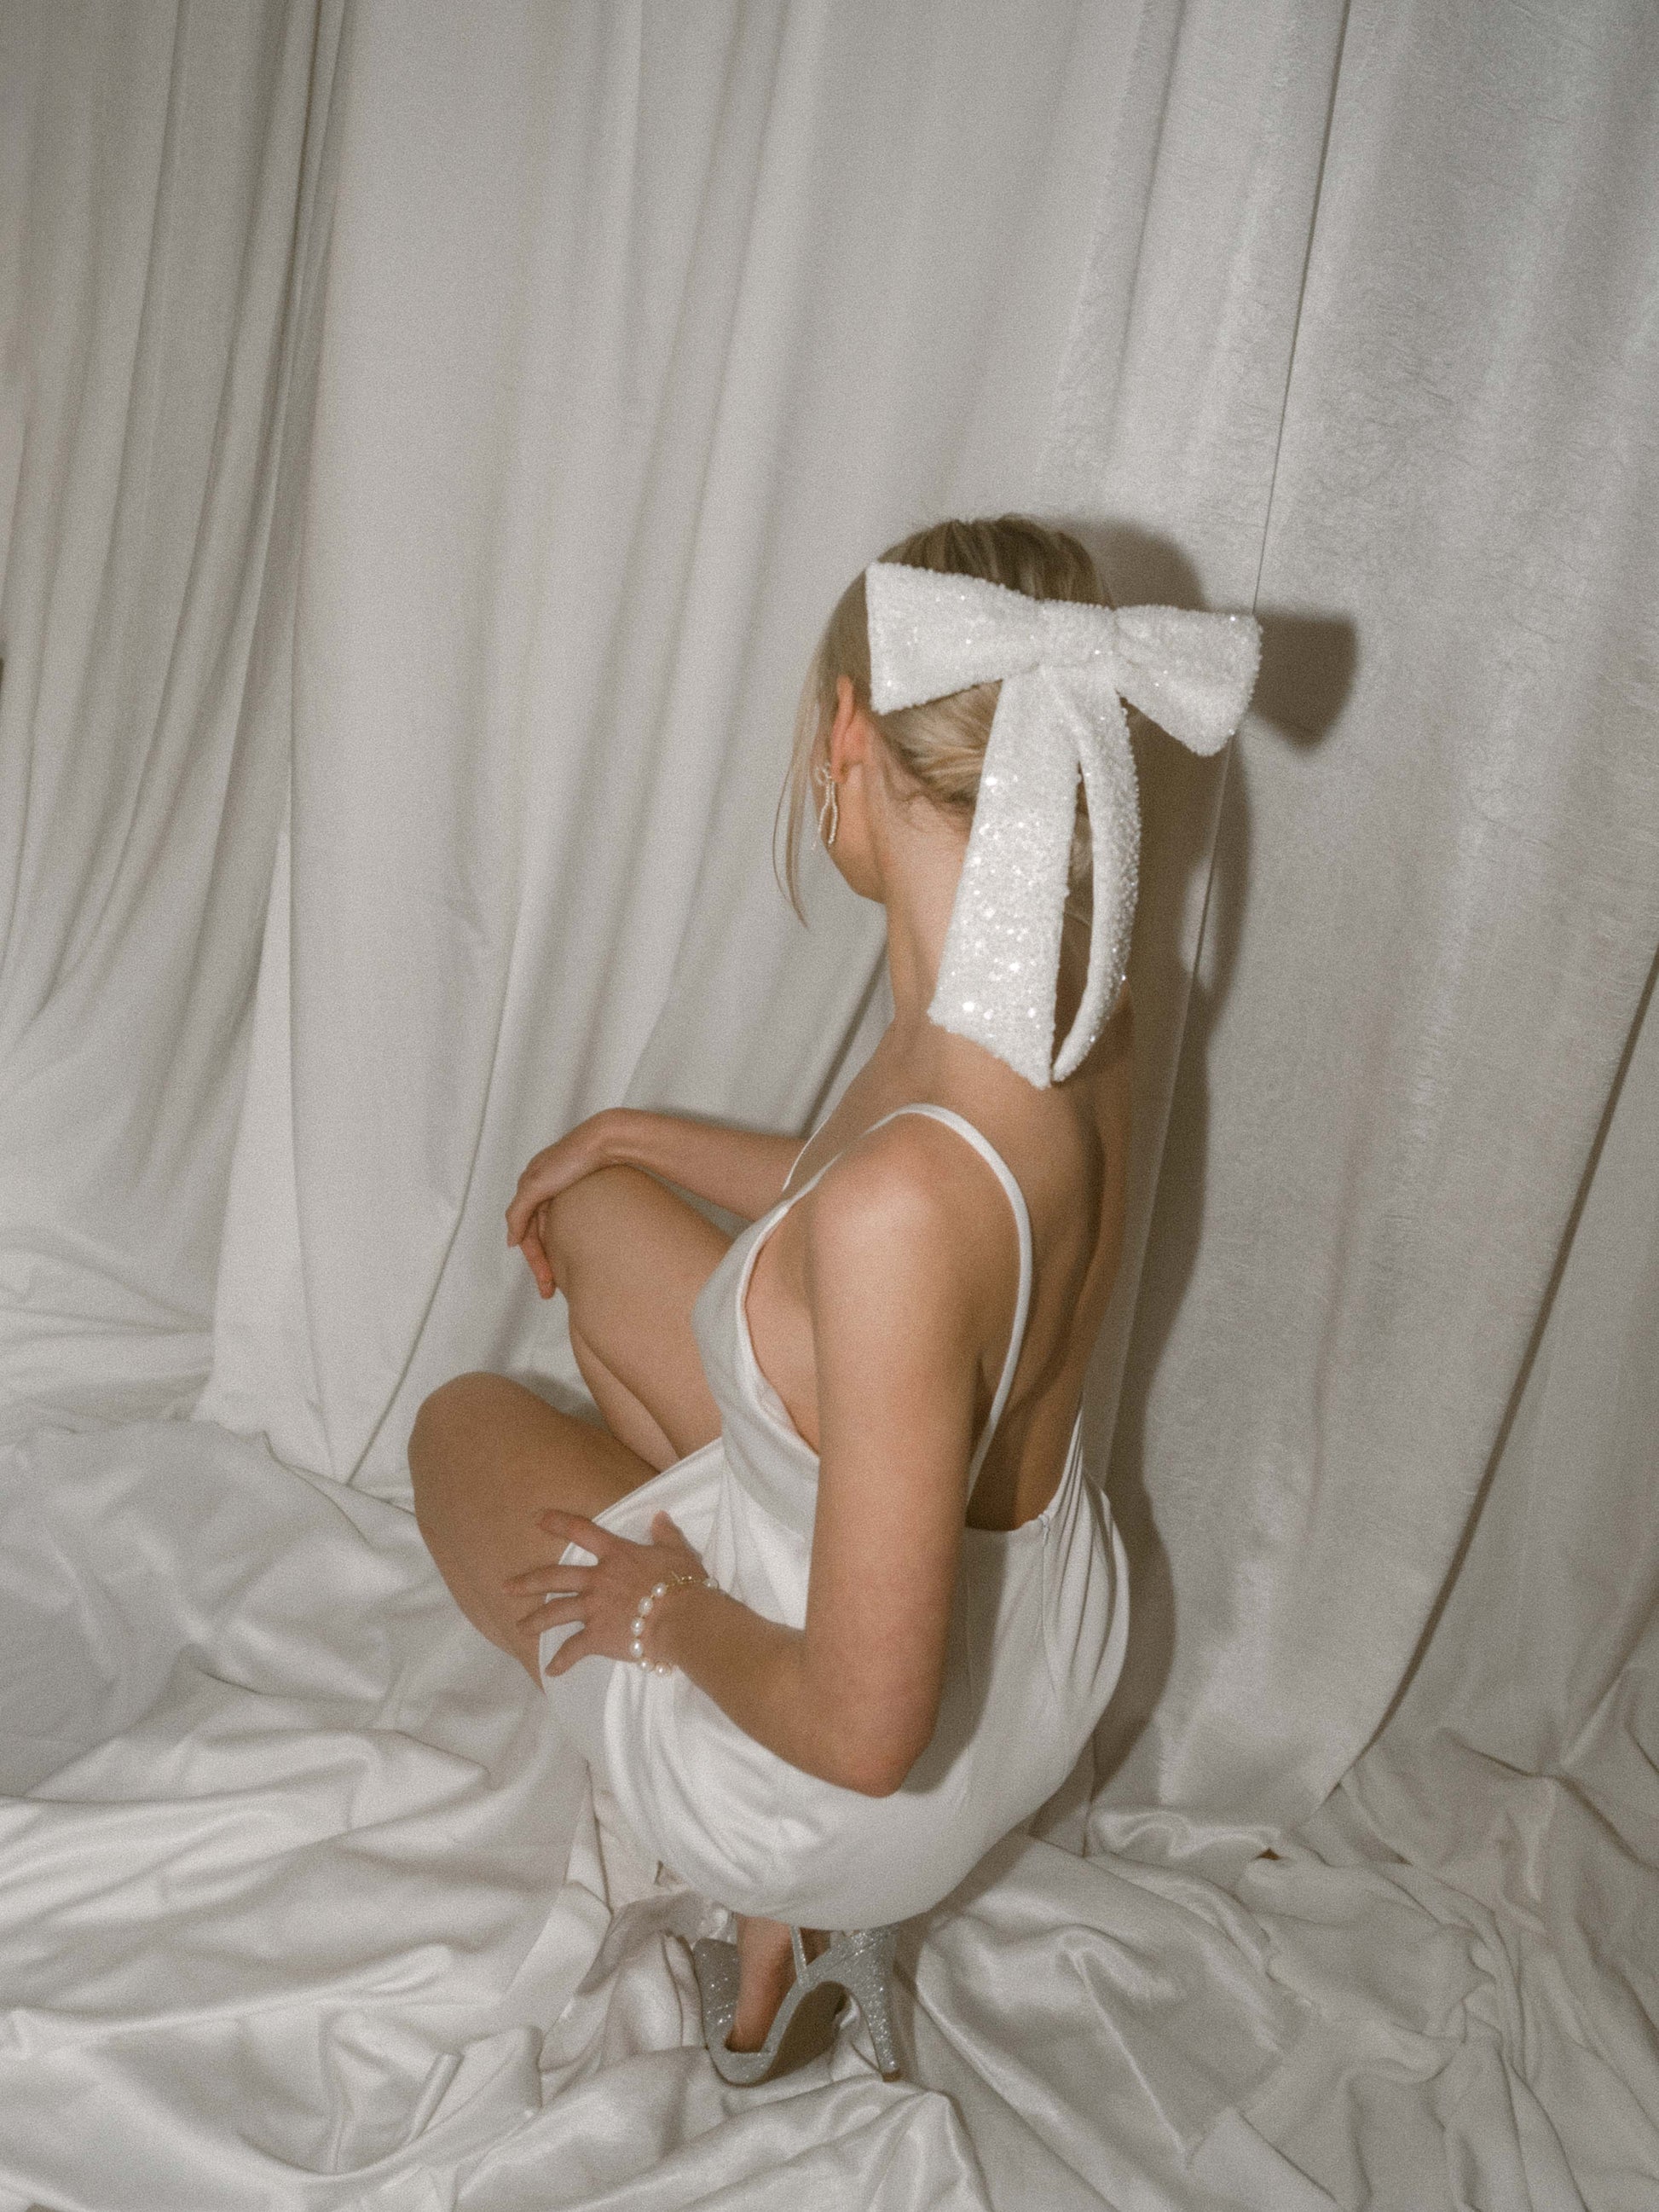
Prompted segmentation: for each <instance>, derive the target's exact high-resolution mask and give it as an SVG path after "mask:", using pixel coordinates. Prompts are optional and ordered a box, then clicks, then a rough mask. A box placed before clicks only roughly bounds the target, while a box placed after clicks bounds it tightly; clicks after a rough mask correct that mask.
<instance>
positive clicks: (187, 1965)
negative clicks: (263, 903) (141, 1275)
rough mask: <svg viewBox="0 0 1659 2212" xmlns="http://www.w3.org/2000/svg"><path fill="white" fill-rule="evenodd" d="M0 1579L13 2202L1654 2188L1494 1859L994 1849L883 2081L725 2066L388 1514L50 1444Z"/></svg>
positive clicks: (325, 1494) (484, 1650)
mask: <svg viewBox="0 0 1659 2212" xmlns="http://www.w3.org/2000/svg"><path fill="white" fill-rule="evenodd" d="M0 1562H3V1567H0V1572H3V1577H4V1604H3V1607H0V1682H3V1684H4V1685H5V1690H4V1699H5V1726H4V1729H3V1732H0V1757H3V1784H4V1788H5V1791H6V1796H5V1801H4V1804H3V1811H0V1991H3V1997H4V2011H3V2021H4V2033H3V2042H0V2191H3V2192H4V2193H3V2194H0V2203H3V2204H5V2205H6V2206H8V2207H15V2208H19V2212H21V2208H23V2207H26V2206H27V2205H29V2204H31V2203H36V2202H38V2203H40V2204H42V2205H46V2206H50V2207H52V2212H78V2209H79V2208H82V2207H88V2208H93V2207H96V2208H100V2212H150V2208H155V2212H179V2208H182V2207H191V2206H197V2205H200V2206H210V2207H213V2208H216V2212H218V2208H230V2207H237V2208H240V2207H243V2206H256V2205H258V2206H267V2205H268V2206H271V2207H288V2206H295V2207H300V2206H303V2207H306V2208H307V2212H309V2208H313V2207H323V2206H327V2207H331V2208H332V2207H347V2206H350V2207H357V2206H362V2207H364V2208H368V2207H374V2208H375V2212H392V2208H397V2212H403V2208H405V2207H407V2208H417V2209H418V2212H431V2208H437V2207H443V2208H448V2207H451V2206H460V2207H465V2208H466V2212H550V2208H554V2207H567V2206H568V2207H570V2208H573V2212H574V2208H576V2207H583V2208H591V2207H597V2206H599V2205H604V2206H605V2207H607V2208H616V2212H623V2209H624V2208H625V2209H626V2212H645V2208H647V2207H648V2208H653V2209H654V2208H659V2207H660V2208H662V2212H668V2208H670V2207H684V2206H691V2205H698V2204H704V2203H708V2204H714V2203H719V2204H720V2206H722V2207H742V2208H745V2212H746V2209H747V2208H755V2212H759V2208H763V2207H766V2208H773V2207H776V2206H778V2205H779V2204H781V2203H785V2202H794V2201H801V2202H807V2203H811V2204H813V2205H814V2206H817V2205H824V2206H834V2207H840V2206H845V2207H847V2208H848V2212H853V2208H854V2207H875V2208H879V2212H924V2208H925V2209H926V2212H934V2208H939V2212H944V2208H947V2207H948V2208H951V2212H968V2208H970V2207H971V2208H975V2212H981V2208H988V2207H992V2206H995V2207H998V2208H1001V2212H1016V2208H1022V2207H1024V2206H1028V2205H1030V2206H1038V2205H1040V2206H1042V2207H1043V2208H1045V2212H1073V2208H1075V2212H1094V2208H1098V2207H1099V2206H1100V2205H1101V2204H1102V2203H1107V2204H1110V2205H1113V2206H1116V2207H1121V2208H1131V2207H1133V2208H1158V2212H1223V2208H1239V2207H1247V2206H1248V2207H1251V2208H1256V2212H1297V2209H1298V2208H1304V2207H1309V2208H1310V2207H1314V2206H1319V2207H1328V2206H1332V2205H1342V2206H1356V2205H1359V2204H1363V2203H1370V2202H1375V2203H1379V2204H1389V2205H1399V2206H1401V2207H1405V2206H1410V2207H1411V2208H1412V2212H1438V2208H1440V2207H1442V2206H1443V2207H1446V2208H1448V2212H1449V2208H1451V2207H1454V2206H1461V2205H1465V2204H1479V2205H1483V2206H1491V2207H1492V2208H1494V2212H1509V2208H1510V2207H1522V2206H1535V2207H1537V2208H1540V2212H1566V2208H1568V2207H1575V2208H1576V2207H1577V2206H1578V2205H1580V2204H1581V2203H1589V2204H1592V2205H1595V2206H1600V2207H1618V2208H1628V2212H1638V2207H1640V2206H1641V2205H1643V2204H1644V2203H1649V2202H1650V2201H1651V2199H1650V2194H1647V2195H1644V2188H1646V2187H1647V2186H1648V2185H1647V2184H1646V2183H1644V2182H1643V2181H1642V2177H1644V2176H1647V2177H1650V2176H1651V2175H1652V2173H1654V2172H1656V2171H1659V2164H1656V2160H1659V2132H1656V2128H1655V2124H1654V2118H1653V2107H1652V2106H1651V2105H1649V2106H1648V2107H1647V2111H1646V2114H1645V2116H1644V2109H1643V2108H1644V2103H1645V2102H1646V2100H1645V2099H1644V2096H1643V2095H1642V2093H1641V2083H1640V2079H1639V2076H1638V2077H1632V2075H1631V2073H1630V2069H1629V2064H1628V2061H1629V2057H1630V2051H1629V2046H1628V2045H1627V2044H1626V2043H1624V2042H1621V2041H1620V2036H1619V2027H1620V2021H1619V2005H1618V2000H1617V1993H1616V1990H1613V1989H1612V1988H1610V1987H1609V1986H1608V1985H1607V1982H1606V1979H1605V1976H1603V1975H1598V1973H1597V1972H1595V1969H1594V1968H1593V1967H1592V1968H1591V1970H1590V1971H1589V1972H1579V1971H1575V1969H1574V1967H1573V1965H1572V1961H1571V1955H1570V1954H1568V1953H1566V1952H1565V1950H1563V1949H1561V1948H1559V1946H1558V1947H1557V1948H1551V1939H1552V1937H1553V1936H1557V1935H1559V1929H1553V1928H1552V1927H1549V1926H1547V1925H1544V1924H1541V1923H1540V1920H1539V1917H1538V1915H1537V1911H1536V1910H1535V1909H1534V1907H1535V1904H1536V1900H1534V1899H1531V1898H1530V1897H1529V1895H1528V1876H1527V1875H1526V1874H1525V1873H1524V1872H1522V1870H1520V1869H1517V1873H1516V1878H1515V1879H1514V1880H1512V1881H1510V1883H1509V1884H1508V1885H1507V1892H1508V1893H1507V1894H1493V1895H1491V1896H1480V1895H1477V1894H1471V1893H1470V1886H1469V1885H1468V1882H1467V1881H1466V1879H1465V1877H1464V1875H1463V1874H1462V1872H1461V1871H1460V1870H1459V1869H1456V1868H1455V1867H1451V1868H1447V1869H1442V1870H1438V1871H1428V1870H1425V1869H1422V1868H1419V1867H1412V1866H1408V1865H1406V1864H1404V1863H1401V1862H1399V1861H1397V1860H1395V1859H1392V1858H1383V1859H1377V1860H1368V1859H1367V1857H1365V1856H1364V1851H1363V1850H1361V1849H1359V1848H1358V1847H1357V1846H1356V1844H1355V1841H1354V1837H1355V1835H1356V1834H1358V1832H1359V1828H1360V1824H1359V1823H1358V1822H1357V1821H1355V1820H1352V1819H1350V1820H1349V1821H1348V1823H1347V1825H1346V1832H1341V1833H1339V1832H1338V1830H1337V1828H1336V1826H1334V1824H1333V1823H1332V1821H1331V1820H1329V1819H1327V1820H1326V1824H1325V1832H1324V1833H1323V1834H1322V1836H1321V1837H1320V1838H1319V1839H1318V1840H1319V1846H1320V1849H1321V1850H1322V1851H1323V1852H1324V1854H1325V1859H1328V1860H1329V1861H1331V1862H1333V1863H1325V1859H1322V1857H1320V1856H1318V1855H1317V1853H1316V1850H1315V1847H1314V1843H1313V1841H1312V1840H1311V1839H1304V1841H1302V1842H1300V1843H1291V1844H1286V1845H1285V1850H1286V1853H1287V1856H1286V1857H1285V1858H1283V1859H1282V1860H1279V1861H1273V1860H1261V1861H1259V1862H1257V1863H1256V1864H1255V1865H1254V1866H1253V1867H1251V1868H1250V1869H1248V1870H1247V1872H1246V1873H1245V1874H1244V1875H1243V1876H1242V1877H1241V1878H1240V1879H1239V1880H1238V1881H1237V1882H1235V1883H1234V1884H1233V1885H1232V1887H1231V1888H1228V1887H1223V1886H1222V1885H1220V1884H1218V1883H1215V1882H1212V1881H1206V1879H1204V1878H1203V1877H1202V1876H1200V1875H1192V1874H1188V1873H1185V1872H1182V1871H1181V1870H1179V1869H1159V1868H1155V1867H1151V1866H1146V1865H1140V1864H1137V1863H1134V1862H1133V1861H1129V1860H1113V1859H1109V1858H1098V1857H1097V1858H1081V1857H1077V1856H1075V1855H1074V1853H1073V1851H1071V1850H1067V1849H1066V1848H1064V1847H1063V1846H1062V1845H1061V1844H1059V1843H1055V1842H1052V1841H1046V1840H1042V1839H1040V1838H1030V1837H1015V1838H1010V1840H1009V1842H1008V1843H1007V1844H1005V1845H1004V1846H1002V1847H1001V1848H1000V1850H998V1851H996V1852H994V1853H993V1854H992V1856H991V1857H990V1858H989V1859H988V1860H987V1862H986V1863H984V1865H983V1866H982V1867H981V1869H979V1871H978V1873H977V1874H976V1875H975V1876H974V1877H973V1878H972V1879H971V1880H970V1881H969V1882H967V1883H966V1884H964V1886H963V1889H962V1890H961V1891H960V1892H959V1893H957V1896H956V1897H955V1898H954V1899H951V1900H950V1901H949V1902H948V1903H947V1904H946V1905H945V1906H943V1907H941V1908H940V1910H939V1912H937V1913H936V1914H933V1915H932V1916H930V1917H929V1918H928V1919H927V1921H925V1922H923V1923H917V1924H915V1925H913V1926H912V1927H911V1928H910V1929H908V1930H907V1931H906V1937H905V1942H904V1948H903V1953H902V1990H901V2026H902V2039H903V2045H904V2055H905V2059H906V2064H907V2068H908V2075H909V2078H908V2080H907V2081H906V2082H904V2083H902V2084H901V2085H898V2086H896V2087H889V2086H887V2085H884V2083H882V2081H880V2080H879V2078H878V2075H876V2074H875V2072H874V2070H873V2067H872V2062H871V2060H870V2058H869V2055H868V2052H867V2048H866V2046H865V2045H863V2043H862V2039H861V2038H860V2036H859V2035H858V2034H857V2033H854V2034H852V2035H850V2036H844V2037H843V2039H842V2043H841V2045H839V2047H838V2049H837V2051H836V2054H835V2056H834V2057H833V2059H831V2060H821V2061H819V2062H817V2063H816V2064H815V2065H813V2066H812V2067H811V2068H810V2069H806V2070H805V2071H803V2072H802V2073H800V2074H799V2075H793V2076H791V2077H788V2078H787V2079H786V2080H785V2081H781V2082H779V2083H777V2084H775V2085H774V2086H773V2087H771V2088H770V2089H769V2090H766V2091H763V2092H759V2093H744V2092H739V2091H732V2090H727V2089H726V2088H724V2087H722V2085H721V2084H720V2081H719V2080H718V2077H717V2076H716V2075H715V2074H714V2070H713V2069H712V2068H711V2067H710V2066H709V2065H708V2061H707V2059H706V2057H704V2056H703V2055H702V2051H701V2049H700V2047H699V2045H698V2040H697V2038H698V2027H697V2012H696V1987H695V1982H694V1980H693V1978H692V1977H691V1974H690V1960H689V1956H688V1954H687V1953H686V1950H685V1948H684V1942H683V1940H682V1939H684V1938H685V1937H688V1936H692V1935H694V1934H696V1933H698V1932H701V1931H702V1930H704V1929H708V1928H711V1927H714V1926H715V1925H717V1924H718V1918H719V1917H718V1916H717V1915H714V1914H713V1913H712V1912H711V1910H710V1908H708V1907H707V1906H705V1905H702V1902H701V1901H700V1900H699V1899H696V1898H694V1897H693V1896H691V1895H690V1893H688V1892H686V1891H684V1889H682V1888H680V1887H678V1885H676V1884H675V1883H673V1882H672V1881H671V1880H669V1879H668V1878H667V1877H666V1876H663V1875H659V1872H658V1870H657V1869H654V1868H651V1867H647V1866H645V1865H643V1864H641V1863H640V1861H639V1860H638V1858H637V1857H635V1855H634V1853H633V1852H632V1851H631V1850H630V1847H629V1844H628V1841H627V1838H625V1837H624V1836H623V1834H622V1833H621V1832H620V1831H618V1830H617V1828H616V1827H615V1826H614V1824H612V1823H609V1822H605V1823H602V1822H601V1821H599V1820H596V1817H595V1813H594V1808H593V1806H592V1797H591V1794H590V1792H589V1790H588V1788H587V1785H586V1779H585V1772H584V1770H583V1768H582V1767H581V1765H580V1761H579V1760H578V1759H575V1758H574V1755H573V1754H571V1753H569V1752H568V1749H567V1748H566V1747H563V1746H562V1744H561V1742H560V1741H559V1739H558V1738H557V1736H556V1734H555V1733H554V1732H553V1731H552V1730H551V1729H550V1728H549V1726H548V1725H547V1717H546V1712H545V1707H544V1704H543V1701H542V1700H541V1699H539V1698H538V1695H537V1693H536V1692H535V1691H534V1690H533V1688H532V1686H531V1685H530V1684H529V1683H528V1681H527V1680H526V1679H525V1678H524V1676H523V1675H522V1674H520V1670H519V1669H518V1668H516V1667H514V1666H513V1663H512V1662H510V1661H508V1660H507V1659H505V1658H504V1657H502V1656H501V1654H499V1653H497V1652H495V1650H492V1649H491V1648H490V1647H489V1645H487V1644H484V1643H483V1640H482V1638H478V1637H477V1635H476V1634H475V1633H474V1632H472V1630H471V1628H470V1627H468V1626H467V1625H466V1624H465V1622H464V1621H463V1620H461V1619H460V1618H459V1615H458V1614H457V1613H456V1612H455V1610H454V1608H453V1606H452V1605H451V1603H450V1601H449V1598H448V1596H447V1592H446V1591H445V1590H444V1589H443V1588H442V1585H441V1583H440V1582H439V1581H438V1579H437V1577H436V1576H435V1573H434V1572H433V1571H432V1569H431V1567H430V1565H429V1563H428V1561H427V1559H426V1557H425V1554H424V1552H423V1549H422V1546H421V1544H420V1541H419V1538H418V1535H417V1534H416V1530H415V1528H414V1525H413V1523H412V1522H411V1520H410V1517H409V1516H408V1515H407V1514H406V1513H405V1512H404V1511H403V1510H401V1509H400V1508H398V1507H397V1506H394V1505H391V1504H386V1503H383V1502H382V1501H380V1500H378V1499H374V1498H368V1497H364V1496H362V1495H361V1494H358V1493H356V1492H352V1491H350V1490H349V1489H343V1488H342V1487H340V1486H337V1485H336V1484H334V1483H332V1482H331V1481H329V1480H325V1479H323V1478H319V1477H315V1476H309V1475H305V1474H297V1473H295V1472H294V1471H293V1470H291V1469H288V1468H283V1467H281V1466H280V1465H279V1464H278V1463H277V1462H274V1461H273V1460H271V1459H270V1456H269V1455H267V1454H266V1453H265V1452H264V1450H263V1449H261V1448H260V1447H258V1445H255V1444H252V1443H248V1442H247V1441H246V1440H244V1439H241V1438H237V1437H229V1436H227V1435H225V1434H224V1433H223V1432H222V1431H218V1430H216V1429H214V1428H212V1427H210V1426H209V1425H206V1424H201V1423H192V1424H183V1425H180V1424H155V1425H148V1426H140V1427H129V1428H126V1429H125V1430H121V1431H112V1432H108V1433H105V1434H90V1435H79V1436H76V1435H70V1434H67V1433H62V1432H59V1433H56V1434H52V1433H46V1434H42V1435H40V1436H39V1437H36V1438H35V1439H34V1440H33V1441H32V1442H31V1443H27V1444H23V1445H19V1446H15V1447H14V1448H12V1449H11V1450H10V1451H9V1453H8V1454H7V1455H6V1457H5V1461H4V1466H3V1479H0ZM1373 1848H1376V1847H1375V1846H1373ZM1535 1871H1536V1869H1535V1866H1534V1873H1535ZM1630 1932H1631V1933H1632V1935H1635V1934H1636V1933H1637V1931H1636V1930H1634V1929H1632V1930H1631V1931H1630ZM1609 2045H1610V2046H1611V2047H1609ZM1633 2092H1634V2093H1633ZM1570 2172H1577V2174H1578V2176H1579V2186H1578V2187H1577V2188H1576V2187H1575V2185H1574V2184H1573V2182H1572V2181H1571V2179H1569V2174H1570ZM1581 2191H1582V2193H1581Z"/></svg>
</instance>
